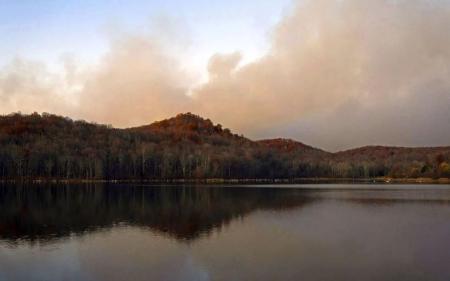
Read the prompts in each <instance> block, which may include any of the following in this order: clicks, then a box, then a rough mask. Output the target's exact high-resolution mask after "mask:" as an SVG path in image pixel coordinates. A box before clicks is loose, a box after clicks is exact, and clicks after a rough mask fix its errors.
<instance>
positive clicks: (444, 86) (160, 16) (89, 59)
mask: <svg viewBox="0 0 450 281" xmlns="http://www.w3.org/2000/svg"><path fill="white" fill-rule="evenodd" d="M0 4H1V8H0V36H1V38H2V44H0V99H1V103H0V113H3V114H7V113H10V112H13V111H22V112H33V111H38V112H43V111H45V112H52V113H57V114H62V115H69V116H72V117H74V118H83V119H87V120H89V121H96V122H101V123H110V124H113V125H115V126H118V127H126V126H133V125H141V124H146V123H150V122H152V121H154V120H157V119H161V118H166V117H170V116H172V115H175V114H176V113H179V112H186V111H191V112H194V113H198V114H200V115H202V116H204V117H208V118H211V119H212V120H213V121H215V122H220V123H222V124H223V125H224V126H225V127H230V128H231V129H232V130H234V131H236V132H238V133H243V134H245V135H247V136H249V137H251V138H268V137H276V136H281V137H291V138H295V139H297V140H299V141H303V142H306V143H309V144H312V145H315V146H319V147H322V148H325V149H329V150H339V149H344V148H349V147H354V146H359V145H367V144H381V145H403V146H423V145H427V146H435V145H450V126H449V125H448V124H450V36H449V35H450V34H449V32H450V29H449V28H450V1H447V0H396V1H392V0H314V1H313V0H310V1H308V0H293V1H288V0H282V1H279V0H277V1H275V0H272V1H269V0H266V1H263V0H248V1H242V0H241V1H206V0H204V1H200V0H199V1H175V0H169V1H112V0H109V1H106V0H102V1H80V0H77V1H75V0H53V1H41V0H38V1H36V0H33V1H32V0H22V1H15V0H14V1H13V0H11V1H9V0H0Z"/></svg>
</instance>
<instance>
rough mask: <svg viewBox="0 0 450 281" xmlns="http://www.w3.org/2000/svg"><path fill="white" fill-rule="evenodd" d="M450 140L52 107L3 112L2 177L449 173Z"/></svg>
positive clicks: (0, 127)
mask: <svg viewBox="0 0 450 281" xmlns="http://www.w3.org/2000/svg"><path fill="white" fill-rule="evenodd" d="M449 163H450V147H435V148H402V147H382V146H367V147H362V148H357V149H352V150H347V151H343V152H338V153H330V152H326V151H323V150H320V149H317V148H314V147H311V146H308V145H305V144H302V143H300V142H297V141H294V140H286V139H273V140H261V141H252V140H250V139H247V138H245V137H243V136H239V135H236V134H233V133H232V132H231V131H230V130H228V129H224V128H222V126H221V125H215V124H214V123H213V122H211V121H210V120H209V119H203V118H201V117H199V116H197V115H194V114H191V113H187V114H179V115H177V116H176V117H174V118H170V119H167V120H163V121H159V122H155V123H153V124H150V125H147V126H142V127H135V128H129V129H116V128H112V127H111V126H106V125H98V124H93V123H88V122H85V121H74V120H71V119H70V118H66V117H60V116H56V115H51V114H45V113H44V114H42V115H40V114H37V113H35V114H31V115H22V114H18V113H16V114H10V115H6V116H0V178H1V179H104V180H131V179H132V180H168V179H169V180H170V179H208V178H209V179H211V178H221V179H278V178H280V179H295V178H309V177H330V178H371V177H399V178H418V177H434V178H440V177H450V165H449Z"/></svg>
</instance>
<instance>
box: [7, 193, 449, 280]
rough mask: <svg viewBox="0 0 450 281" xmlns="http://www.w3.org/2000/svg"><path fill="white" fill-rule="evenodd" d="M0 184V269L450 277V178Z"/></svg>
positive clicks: (72, 274) (23, 274)
mask: <svg viewBox="0 0 450 281" xmlns="http://www.w3.org/2000/svg"><path fill="white" fill-rule="evenodd" d="M284 187H287V188H275V187H270V188H267V187H266V188H260V187H254V188H249V187H193V186H190V187H180V186H161V187H154V186H153V187H149V186H120V185H110V186H108V185H90V186H86V185H83V186H77V185H69V186H12V185H3V186H0V280H2V281H3V280H13V281H22V280H24V281H30V280H46V281H59V280H88V281H90V280H92V281H97V280H99V281H103V280H105V281H106V280H107V281H121V280H136V281H140V280H142V281H144V280H168V281H181V280H183V281H185V280H188V281H190V280H193V281H194V280H195V281H197V280H216V281H217V280H224V281H225V280H262V281H266V280H267V281H269V280H320V281H328V280H329V281H336V280H338V281H339V280H342V281H344V280H345V281H347V280H355V279H357V280H380V281H381V280H399V281H422V280H442V281H448V280H450V268H449V267H448V264H450V243H449V239H448V238H449V237H450V220H449V218H450V188H449V187H448V186H446V187H443V188H442V187H436V186H431V187H427V188H418V187H414V186H405V187H402V188H397V187H396V188H392V189H389V188H386V187H385V186H384V187H383V186H376V185H374V186H371V189H368V188H367V186H360V187H358V186H351V188H350V187H342V186H338V185H333V186H328V187H327V188H324V187H320V186H317V188H315V187H308V188H306V189H305V188H301V189H297V188H289V186H284Z"/></svg>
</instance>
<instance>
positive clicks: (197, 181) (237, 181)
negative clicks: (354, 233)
mask: <svg viewBox="0 0 450 281" xmlns="http://www.w3.org/2000/svg"><path fill="white" fill-rule="evenodd" d="M0 183H35V184H39V183H53V184H87V183H92V184H99V183H107V184H127V183H128V184H131V183H146V184H336V183H342V184H357V183H359V184H450V178H437V179H433V178H389V177H378V178H295V179H220V178H219V179H215V178H212V179H163V180H161V179H158V180H156V179H155V180H152V179H146V180H132V179H131V180H130V179H122V180H96V179H0Z"/></svg>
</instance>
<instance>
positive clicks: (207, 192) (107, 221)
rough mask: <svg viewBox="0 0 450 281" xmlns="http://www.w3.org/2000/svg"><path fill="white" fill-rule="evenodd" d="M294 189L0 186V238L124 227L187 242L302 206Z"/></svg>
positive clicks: (44, 236)
mask: <svg viewBox="0 0 450 281" xmlns="http://www.w3.org/2000/svg"><path fill="white" fill-rule="evenodd" d="M307 200H311V199H306V197H304V196H303V195H302V192H301V191H298V190H287V189H285V190H283V189H255V188H219V187H211V188H209V187H180V186H177V187H174V186H172V187H168V186H166V187H139V186H121V185H109V186H104V185H83V186H74V185H68V186H62V185H53V186H6V185H4V186H0V239H4V240H8V241H10V242H14V241H16V240H18V239H23V240H28V241H41V242H43V241H50V240H53V239H59V238H64V237H67V236H69V235H72V234H76V235H82V234H83V233H85V232H90V231H93V230H96V229H101V228H108V227H112V226H114V225H117V224H125V225H132V226H139V227H145V228H149V229H151V230H153V231H158V232H162V233H165V234H167V235H169V236H171V237H174V238H177V239H185V240H192V239H196V238H198V237H200V236H202V235H207V234H208V233H210V232H211V231H212V230H213V229H217V228H220V227H221V226H223V225H225V224H227V223H229V222H230V221H231V220H232V219H234V218H238V217H242V216H244V215H245V214H248V213H250V212H252V211H254V210H257V209H271V208H274V209H283V208H291V207H296V206H301V205H303V204H304V203H306V202H307Z"/></svg>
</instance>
